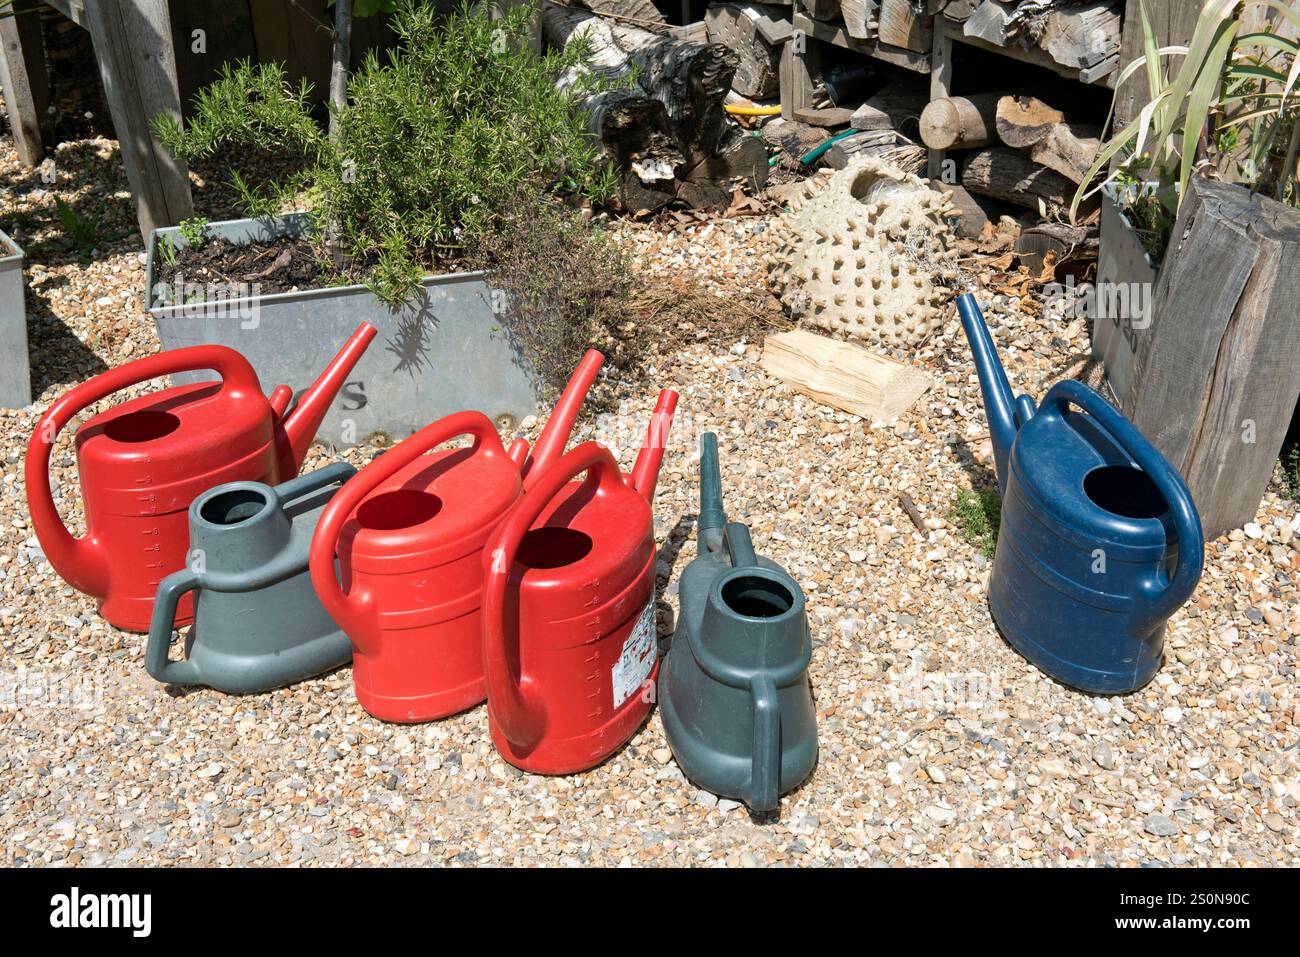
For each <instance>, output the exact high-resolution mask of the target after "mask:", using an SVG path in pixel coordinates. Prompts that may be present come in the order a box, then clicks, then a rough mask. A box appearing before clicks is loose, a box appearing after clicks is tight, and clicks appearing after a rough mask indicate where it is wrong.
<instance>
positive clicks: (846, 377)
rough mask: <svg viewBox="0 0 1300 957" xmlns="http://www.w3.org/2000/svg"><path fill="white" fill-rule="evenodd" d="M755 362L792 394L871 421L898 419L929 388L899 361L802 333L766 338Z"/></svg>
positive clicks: (926, 380)
mask: <svg viewBox="0 0 1300 957" xmlns="http://www.w3.org/2000/svg"><path fill="white" fill-rule="evenodd" d="M760 362H761V364H762V367H763V370H764V371H765V372H767V373H768V374H769V375H772V376H775V377H776V378H778V379H780V380H781V381H782V382H785V383H787V384H788V385H790V386H791V387H792V388H794V389H795V390H796V391H798V392H802V393H803V394H804V395H807V396H811V397H812V398H814V399H816V400H817V401H818V402H822V403H825V404H826V405H829V406H831V407H832V408H835V409H840V410H842V411H844V412H851V413H853V414H854V415H860V416H862V417H863V418H864V419H867V420H868V421H871V422H888V421H889V420H890V419H894V418H896V417H898V416H900V415H902V414H903V413H904V412H906V411H907V409H908V407H909V406H911V404H912V403H913V402H915V401H916V400H917V399H918V398H920V397H921V395H923V394H924V393H925V391H926V390H927V389H929V388H930V386H931V385H933V380H932V379H931V378H930V377H929V376H928V375H926V374H925V373H924V372H922V371H921V370H920V369H916V368H914V367H912V366H910V365H908V364H906V363H904V362H899V361H897V360H895V359H888V358H885V357H884V356H878V355H876V354H875V353H874V352H869V351H868V350H866V349H864V348H862V346H859V345H855V344H853V343H850V342H839V341H837V340H835V339H828V338H826V337H825V336H819V335H816V334H814V333H811V332H805V331H804V330H802V329H794V330H792V331H790V332H782V333H778V334H776V335H772V336H768V337H767V338H766V339H765V340H763V356H762V359H761V360H760Z"/></svg>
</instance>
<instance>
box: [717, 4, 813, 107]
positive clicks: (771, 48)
mask: <svg viewBox="0 0 1300 957" xmlns="http://www.w3.org/2000/svg"><path fill="white" fill-rule="evenodd" d="M704 24H705V27H706V29H707V31H708V39H709V42H710V43H717V44H721V45H722V46H724V47H727V48H728V49H729V50H731V51H732V52H734V53H735V54H736V56H737V57H738V58H739V64H738V65H737V67H736V75H735V76H734V77H733V78H732V80H731V88H732V89H733V90H735V91H736V92H737V93H739V94H740V95H741V96H748V97H768V96H774V95H775V94H776V93H777V91H778V90H779V88H780V75H779V74H780V61H781V44H782V43H784V42H785V41H786V40H788V39H790V36H791V34H792V33H793V32H794V28H793V27H792V26H791V25H790V21H789V20H788V19H786V18H784V17H782V16H780V14H779V12H778V9H777V8H774V7H769V6H763V5H761V4H757V3H715V4H713V5H711V6H710V7H709V9H708V11H707V12H706V13H705V15H704Z"/></svg>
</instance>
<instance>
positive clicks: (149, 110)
mask: <svg viewBox="0 0 1300 957" xmlns="http://www.w3.org/2000/svg"><path fill="white" fill-rule="evenodd" d="M83 18H84V20H85V26H86V28H87V29H88V30H89V31H90V36H91V38H92V39H93V40H94V42H95V58H96V59H97V60H98V61H99V75H100V78H101V79H102V80H103V83H104V94H105V96H106V97H107V98H108V105H109V110H110V111H111V112H112V114H113V128H114V130H115V131H116V132H117V141H118V144H119V146H120V149H121V152H122V163H123V165H125V166H126V178H127V180H128V182H129V183H130V184H131V193H132V195H133V196H134V197H135V208H136V218H137V220H138V221H139V224H140V233H141V234H142V235H143V236H144V238H145V241H146V242H147V241H148V239H149V233H150V232H152V231H153V230H154V229H155V228H157V227H159V226H174V225H176V224H177V223H179V222H180V221H181V220H182V219H184V218H186V217H187V216H189V215H190V214H191V213H192V212H193V211H194V205H193V201H192V200H191V198H190V184H189V180H188V179H187V171H186V168H185V164H184V163H181V162H179V161H178V160H176V159H175V158H174V157H173V156H172V155H171V154H170V153H168V152H167V150H165V149H164V148H163V147H162V145H161V144H160V143H158V141H157V140H155V139H154V136H153V132H152V130H150V128H149V123H150V121H151V120H152V119H153V117H154V116H156V115H157V114H159V113H171V114H173V115H174V116H176V117H179V116H180V107H181V104H180V93H179V92H178V90H177V86H176V56H175V52H174V51H173V49H172V30H171V19H170V16H169V15H168V11H167V0H96V2H95V3H91V4H88V5H87V6H86V8H85V11H84V13H83Z"/></svg>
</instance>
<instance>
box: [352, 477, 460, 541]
mask: <svg viewBox="0 0 1300 957" xmlns="http://www.w3.org/2000/svg"><path fill="white" fill-rule="evenodd" d="M441 511H442V499H441V498H440V497H439V496H437V495H434V494H433V493H432V492H424V491H421V490H419V489H413V488H401V489H394V490H393V491H391V492H381V493H380V494H378V495H376V496H375V497H374V498H369V499H366V500H365V501H364V502H362V503H361V507H360V508H358V509H357V514H356V521H357V524H358V525H359V526H360V527H361V528H364V529H370V530H371V531H377V532H391V531H395V530H397V529H402V528H414V527H415V526H417V525H423V524H424V523H425V522H427V521H429V520H430V519H431V518H434V517H435V516H436V515H438V513H440V512H441Z"/></svg>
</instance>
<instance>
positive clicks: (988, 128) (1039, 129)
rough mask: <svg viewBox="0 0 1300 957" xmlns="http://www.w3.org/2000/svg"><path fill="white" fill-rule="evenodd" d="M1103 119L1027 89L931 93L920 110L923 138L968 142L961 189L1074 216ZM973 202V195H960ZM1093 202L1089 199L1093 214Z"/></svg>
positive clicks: (948, 146)
mask: <svg viewBox="0 0 1300 957" xmlns="http://www.w3.org/2000/svg"><path fill="white" fill-rule="evenodd" d="M1099 134H1100V130H1098V129H1097V128H1096V127H1091V126H1086V125H1083V124H1079V123H1074V122H1071V121H1070V120H1069V119H1068V118H1067V117H1066V116H1065V114H1064V113H1062V112H1061V111H1060V110H1057V109H1054V108H1053V107H1051V106H1049V105H1048V104H1047V103H1044V102H1043V101H1042V100H1040V99H1038V98H1037V97H1034V96H1030V95H1027V94H1000V93H988V94H979V95H974V96H950V97H943V98H940V99H936V100H933V101H931V103H930V104H929V105H928V106H926V108H925V110H924V112H923V113H922V114H921V139H922V141H923V142H924V143H925V144H926V145H927V146H929V147H930V148H931V149H937V150H965V151H967V152H966V153H964V154H963V155H962V156H961V157H960V158H959V159H960V170H961V187H962V188H963V189H962V190H961V191H959V192H963V193H973V194H976V195H978V196H984V197H989V198H991V199H994V200H998V201H1000V202H1002V203H1008V204H1011V205H1012V206H1019V207H1023V208H1025V209H1030V210H1033V211H1035V212H1037V213H1039V214H1040V215H1041V216H1043V218H1045V219H1047V220H1049V221H1053V222H1063V221H1065V220H1067V219H1068V212H1069V208H1070V205H1071V203H1072V201H1073V199H1074V195H1075V193H1076V191H1077V190H1078V187H1079V186H1080V185H1081V184H1082V183H1083V182H1084V180H1085V179H1086V177H1087V174H1088V170H1089V168H1090V167H1091V165H1092V163H1093V162H1094V161H1095V159H1096V157H1097V151H1098V149H1099V148H1100V142H1099V140H1098V136H1099ZM959 199H962V200H965V201H966V202H968V203H969V202H973V201H974V200H973V197H969V196H959ZM1094 205H1095V204H1094V202H1093V201H1090V202H1089V203H1087V204H1085V205H1083V206H1082V207H1081V208H1082V217H1081V218H1084V219H1086V218H1088V217H1089V216H1090V214H1091V213H1092V211H1093V208H1094Z"/></svg>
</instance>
